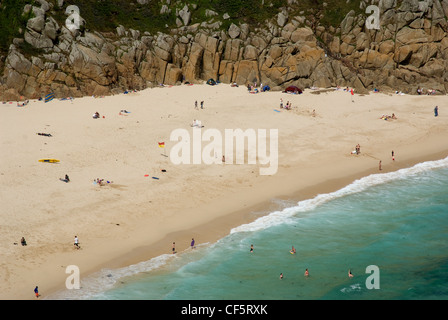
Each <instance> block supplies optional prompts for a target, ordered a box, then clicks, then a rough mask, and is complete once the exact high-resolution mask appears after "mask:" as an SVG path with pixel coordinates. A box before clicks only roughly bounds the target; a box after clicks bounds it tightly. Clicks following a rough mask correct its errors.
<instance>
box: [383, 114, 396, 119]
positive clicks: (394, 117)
mask: <svg viewBox="0 0 448 320" xmlns="http://www.w3.org/2000/svg"><path fill="white" fill-rule="evenodd" d="M380 119H381V120H391V119H392V120H396V119H397V116H396V115H395V113H392V115H391V116H389V115H386V114H383V115H382V116H381V117H380Z"/></svg>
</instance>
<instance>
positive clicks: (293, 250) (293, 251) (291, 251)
mask: <svg viewBox="0 0 448 320" xmlns="http://www.w3.org/2000/svg"><path fill="white" fill-rule="evenodd" d="M289 252H290V253H291V254H294V253H296V248H294V246H292V249H291V250H290V251H289Z"/></svg>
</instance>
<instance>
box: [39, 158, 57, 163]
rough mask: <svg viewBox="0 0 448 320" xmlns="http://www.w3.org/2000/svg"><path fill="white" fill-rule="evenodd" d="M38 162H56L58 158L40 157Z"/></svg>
mask: <svg viewBox="0 0 448 320" xmlns="http://www.w3.org/2000/svg"><path fill="white" fill-rule="evenodd" d="M39 162H50V163H56V162H59V160H58V159H40V160H39Z"/></svg>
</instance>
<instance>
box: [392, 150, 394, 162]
mask: <svg viewBox="0 0 448 320" xmlns="http://www.w3.org/2000/svg"><path fill="white" fill-rule="evenodd" d="M392 161H395V153H394V150H392Z"/></svg>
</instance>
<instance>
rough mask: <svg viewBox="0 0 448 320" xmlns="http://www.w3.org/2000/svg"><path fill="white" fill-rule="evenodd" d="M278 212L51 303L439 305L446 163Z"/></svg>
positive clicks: (447, 222) (443, 292) (444, 260)
mask: <svg viewBox="0 0 448 320" xmlns="http://www.w3.org/2000/svg"><path fill="white" fill-rule="evenodd" d="M285 206H286V207H285V208H283V209H281V210H279V211H276V212H272V213H271V214H269V215H267V216H263V217H261V218H259V219H257V220H256V221H254V222H253V223H250V224H246V225H242V226H239V227H237V228H235V229H233V230H232V232H231V233H230V234H229V235H228V236H226V237H225V238H223V239H221V240H219V241H217V242H216V243H208V244H200V243H199V244H198V246H197V247H196V249H194V250H186V251H185V252H181V253H178V254H176V255H172V254H167V255H162V256H160V257H157V258H154V259H151V260H149V261H145V262H142V263H139V264H136V265H132V266H129V267H126V268H122V269H117V270H102V271H101V272H100V273H98V274H96V275H92V276H90V277H88V278H85V279H82V280H81V289H79V290H66V291H64V292H60V293H57V294H56V295H54V296H53V297H51V299H87V300H98V299H101V300H127V299H133V300H301V299H306V300H310V299H311V300H318V299H321V300H326V299H332V300H335V299H336V300H345V299H350V300H354V299H355V300H356V299H359V300H372V299H374V300H378V299H381V300H382V299H387V300H390V299H405V300H408V299H411V300H426V299H441V300H445V299H448V158H446V159H443V160H438V161H430V162H424V163H420V164H418V165H416V166H414V167H412V168H407V169H402V170H398V171H396V172H391V173H384V174H374V175H371V176H368V177H365V178H362V179H360V180H357V181H355V182H353V183H352V184H350V185H348V186H346V187H345V188H342V189H340V190H338V191H336V192H333V193H329V194H321V195H318V196H317V197H315V198H313V199H309V200H305V201H301V202H299V203H298V204H295V205H292V206H291V205H290V204H289V205H285ZM251 244H253V245H254V251H253V252H252V253H251V252H250V246H251ZM292 246H294V247H295V248H296V253H295V254H290V252H289V251H290V249H291V247H292ZM372 266H373V267H372ZM369 268H375V269H374V271H373V272H372V271H371V269H369ZM305 269H308V270H309V277H305V276H304V272H305ZM349 269H350V270H351V272H352V274H353V275H354V276H353V277H352V278H349V277H348V271H349ZM280 273H283V279H280V277H279V276H280ZM372 286H376V287H373V288H372Z"/></svg>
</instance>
